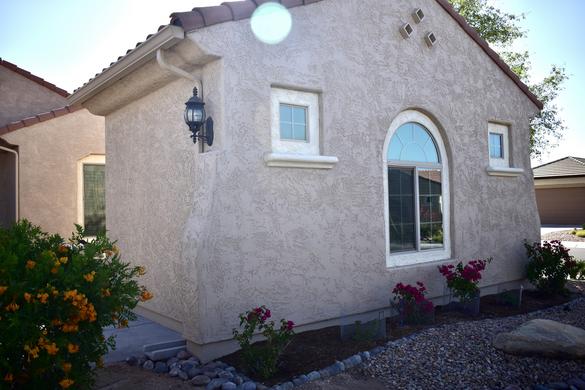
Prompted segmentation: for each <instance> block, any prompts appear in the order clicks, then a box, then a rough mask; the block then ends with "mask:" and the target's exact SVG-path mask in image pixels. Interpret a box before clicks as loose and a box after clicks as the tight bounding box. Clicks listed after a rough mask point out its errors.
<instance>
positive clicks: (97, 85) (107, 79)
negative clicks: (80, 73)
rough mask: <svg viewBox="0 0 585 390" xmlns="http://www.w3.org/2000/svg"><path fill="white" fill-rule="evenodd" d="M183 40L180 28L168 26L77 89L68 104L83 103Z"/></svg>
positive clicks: (69, 98)
mask: <svg viewBox="0 0 585 390" xmlns="http://www.w3.org/2000/svg"><path fill="white" fill-rule="evenodd" d="M184 38H185V32H184V31H183V29H182V28H181V27H178V26H172V25H168V26H165V27H163V28H162V29H161V30H160V31H159V32H157V33H156V34H154V35H153V36H151V37H150V38H149V39H147V40H146V41H144V42H142V43H141V44H140V46H138V47H136V48H135V49H133V50H132V51H131V52H130V53H128V55H126V56H124V57H123V58H121V59H120V60H119V61H118V62H116V63H114V64H113V65H112V66H110V67H109V68H107V69H106V70H104V71H103V72H102V73H100V74H99V75H97V76H96V77H95V78H94V79H92V80H90V81H89V82H88V83H87V84H85V85H84V86H82V87H81V88H79V89H78V90H77V91H75V92H74V93H73V94H72V95H70V96H69V97H68V98H67V101H68V104H70V105H73V104H76V103H83V102H85V101H87V100H88V99H90V98H91V97H92V96H94V95H96V94H98V93H99V92H100V91H102V90H104V89H105V88H107V87H108V86H110V85H112V84H113V83H115V82H116V81H118V80H120V79H121V78H122V77H124V76H126V75H127V74H129V73H130V72H132V71H133V70H135V69H136V68H138V67H140V66H142V65H144V64H145V63H146V62H148V61H150V60H151V59H152V57H153V53H154V51H155V50H158V49H168V48H170V47H172V46H174V45H176V44H177V43H179V42H180V41H181V40H183V39H184Z"/></svg>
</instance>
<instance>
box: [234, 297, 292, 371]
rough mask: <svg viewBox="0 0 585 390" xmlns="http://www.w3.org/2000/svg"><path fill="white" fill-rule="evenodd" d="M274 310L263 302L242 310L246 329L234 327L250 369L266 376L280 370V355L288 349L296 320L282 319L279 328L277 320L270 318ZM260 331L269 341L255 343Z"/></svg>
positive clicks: (241, 322)
mask: <svg viewBox="0 0 585 390" xmlns="http://www.w3.org/2000/svg"><path fill="white" fill-rule="evenodd" d="M270 316H271V313H270V310H268V309H267V308H266V306H260V307H257V308H255V309H252V310H250V311H248V312H246V313H244V314H240V327H242V326H243V327H244V330H243V331H242V332H239V331H238V330H237V329H234V330H233V333H234V339H236V340H237V341H238V343H239V344H240V348H242V358H243V360H244V362H243V363H244V364H245V366H246V367H247V368H248V370H249V371H250V373H252V374H254V375H258V376H259V377H261V378H262V379H268V378H270V377H272V376H273V375H274V374H275V373H276V371H277V370H278V359H279V358H280V355H282V352H284V350H285V349H286V347H287V346H288V344H289V343H290V341H291V339H292V337H293V335H294V331H293V328H294V325H295V324H294V323H293V322H292V321H287V320H285V319H281V320H280V326H279V327H278V328H276V324H275V323H274V321H270V322H268V319H269V318H270ZM256 332H258V333H260V334H261V335H262V336H264V337H265V338H266V341H264V342H260V343H256V344H252V337H253V336H254V334H255V333H256Z"/></svg>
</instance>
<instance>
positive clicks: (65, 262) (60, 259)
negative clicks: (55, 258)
mask: <svg viewBox="0 0 585 390" xmlns="http://www.w3.org/2000/svg"><path fill="white" fill-rule="evenodd" d="M68 261H69V259H68V258H67V257H60V258H59V263H61V264H67V262H68Z"/></svg>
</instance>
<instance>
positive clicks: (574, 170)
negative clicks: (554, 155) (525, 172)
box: [532, 156, 585, 179]
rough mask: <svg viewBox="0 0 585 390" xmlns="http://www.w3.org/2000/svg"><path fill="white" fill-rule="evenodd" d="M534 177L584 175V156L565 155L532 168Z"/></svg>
mask: <svg viewBox="0 0 585 390" xmlns="http://www.w3.org/2000/svg"><path fill="white" fill-rule="evenodd" d="M532 173H533V174H534V178H535V179H542V178H551V177H567V176H585V158H581V157H571V156H569V157H565V158H561V159H560V160H555V161H551V162H549V163H546V164H543V165H539V166H537V167H535V168H533V169H532Z"/></svg>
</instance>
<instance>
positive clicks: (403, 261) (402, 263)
mask: <svg viewBox="0 0 585 390" xmlns="http://www.w3.org/2000/svg"><path fill="white" fill-rule="evenodd" d="M449 259H451V250H450V249H449V248H437V249H427V250H423V251H417V252H403V253H393V254H389V253H386V267H387V268H400V267H408V266H419V265H424V264H427V263H435V262H444V261H449Z"/></svg>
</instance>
